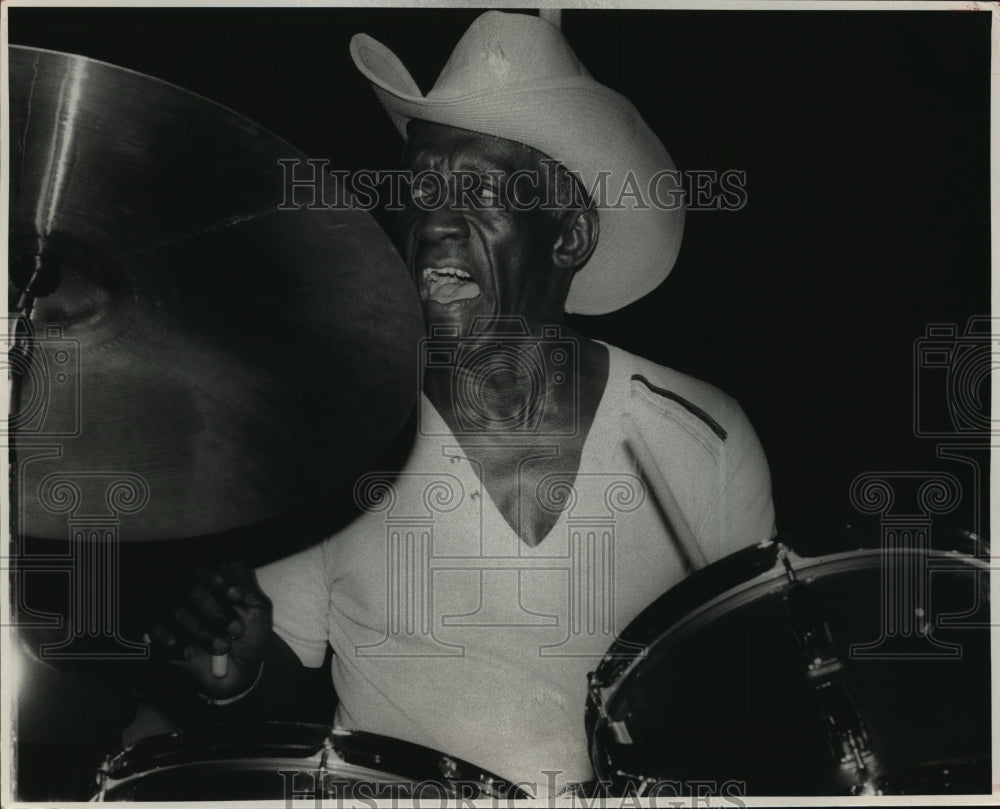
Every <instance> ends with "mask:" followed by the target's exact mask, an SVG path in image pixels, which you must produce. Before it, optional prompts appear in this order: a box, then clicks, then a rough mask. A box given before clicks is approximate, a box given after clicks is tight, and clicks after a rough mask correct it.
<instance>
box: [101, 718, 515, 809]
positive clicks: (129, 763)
mask: <svg viewBox="0 0 1000 809" xmlns="http://www.w3.org/2000/svg"><path fill="white" fill-rule="evenodd" d="M269 729H270V730H278V729H280V730H284V731H293V730H295V729H301V730H304V731H309V732H312V733H313V734H319V733H322V739H321V740H320V741H319V743H318V744H310V745H306V744H301V745H298V746H297V749H299V750H302V751H303V752H302V754H301V755H296V754H294V753H292V752H291V749H286V750H283V751H281V752H276V753H273V754H271V755H269V756H266V757H265V756H260V758H261V759H263V758H271V759H275V760H279V759H280V760H287V761H294V760H298V761H301V762H302V763H306V762H307V761H309V760H310V759H315V758H318V757H319V756H320V754H321V752H322V751H323V750H324V748H327V749H329V751H330V753H331V754H332V755H333V756H334V757H335V759H334V762H333V763H331V765H328V766H331V767H332V766H333V764H334V763H342V764H344V765H346V766H348V767H352V768H355V769H366V770H368V771H369V772H372V773H381V774H383V775H385V776H387V777H386V779H385V780H386V782H388V781H389V780H391V779H392V778H395V779H397V780H406V781H412V782H413V783H419V782H422V781H431V780H434V781H437V782H439V783H441V784H442V785H445V784H448V783H455V782H459V781H461V782H474V783H478V784H481V785H482V786H483V787H484V788H485V790H486V791H488V792H490V793H496V792H497V791H498V790H499V791H500V792H501V793H502V794H504V795H507V796H508V797H511V798H521V797H528V796H527V795H526V794H525V793H524V792H523V790H522V789H521V788H520V787H519V786H517V785H516V784H515V783H513V782H511V781H509V780H507V779H505V778H502V777H500V776H499V775H496V774H495V773H493V772H491V771H489V770H486V769H484V768H483V767H480V766H478V765H476V764H473V763H471V762H468V761H465V760H464V759H460V758H456V757H455V756H452V755H450V754H448V753H444V752H442V751H440V750H436V749H435V748H432V747H427V746H425V745H421V744H417V743H416V742H410V741H406V740H404V739H399V738H396V737H394V736H386V735H384V734H380V733H372V732H370V731H366V730H355V729H351V728H338V727H333V726H331V725H321V724H317V723H309V722H283V721H273V720H272V721H264V722H245V723H221V722H220V723H217V724H215V725H210V726H208V727H204V728H196V729H192V730H179V731H171V732H168V733H160V734H156V735H154V736H148V737H146V738H144V739H140V740H138V741H137V742H134V743H133V744H131V745H128V746H127V747H124V748H122V749H121V750H119V751H117V752H115V753H113V754H111V755H109V756H108V758H107V759H106V761H105V764H104V765H103V766H102V767H101V770H100V773H99V775H100V776H101V777H103V778H104V779H105V784H104V787H103V790H102V791H104V790H106V791H112V790H114V789H115V788H117V787H119V786H122V785H124V784H125V783H128V782H129V781H132V780H135V779H137V778H141V777H142V776H143V775H146V774H149V773H153V772H164V771H167V770H172V769H183V768H186V767H190V766H192V765H198V764H210V763H217V764H218V763H222V762H230V763H236V762H240V761H252V760H253V759H254V758H255V756H254V754H253V753H252V752H249V751H251V750H252V749H253V748H254V746H257V747H259V748H270V749H275V747H276V746H277V745H279V744H281V742H275V741H270V742H269V741H267V740H265V739H257V738H255V739H253V740H251V741H247V740H246V738H245V735H244V736H243V737H241V734H245V733H246V732H247V731H255V732H256V733H258V734H259V733H265V732H266V731H267V730H269ZM314 738H315V737H314ZM349 740H356V741H362V742H363V743H367V744H362V745H360V747H362V749H360V750H359V749H357V748H355V749H349V748H350V745H349V744H347V742H349ZM185 741H187V742H188V745H187V746H186V745H185ZM192 741H195V742H199V741H200V742H203V743H201V744H195V745H193V746H192V745H191V744H190V742H192ZM375 744H378V745H380V752H371V751H369V750H368V749H365V748H367V747H368V746H370V745H375ZM157 745H164V746H165V747H166V748H167V749H164V750H162V751H161V752H160V753H158V754H155V755H149V754H148V753H147V754H146V755H145V756H142V755H141V754H142V752H143V751H142V748H144V747H145V748H153V749H154V750H155V749H156V747H157ZM390 750H391V751H393V760H392V761H391V762H388V761H384V758H385V757H386V753H387V752H388V751H390ZM199 754H201V755H202V756H203V757H200V758H192V756H197V755H199ZM209 754H210V756H211V757H209ZM432 761H433V764H434V766H433V767H431V766H428V767H426V768H424V771H423V772H421V773H419V774H418V773H417V770H419V769H420V765H421V763H427V764H430V763H431V762H432ZM397 765H402V766H397ZM319 766H320V764H319V763H317V765H316V768H315V769H318V768H319ZM304 769H310V768H308V767H306V768H304ZM449 772H450V773H451V774H449Z"/></svg>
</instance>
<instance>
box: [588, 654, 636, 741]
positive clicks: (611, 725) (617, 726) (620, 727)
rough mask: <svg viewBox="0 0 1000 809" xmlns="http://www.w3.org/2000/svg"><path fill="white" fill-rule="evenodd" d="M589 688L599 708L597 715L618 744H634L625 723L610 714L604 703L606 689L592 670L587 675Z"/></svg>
mask: <svg viewBox="0 0 1000 809" xmlns="http://www.w3.org/2000/svg"><path fill="white" fill-rule="evenodd" d="M587 689H588V690H589V691H590V699H591V702H592V703H593V704H594V708H596V709H597V715H598V717H599V718H600V720H601V722H602V723H603V724H604V726H605V727H607V729H608V730H609V731H610V732H611V734H612V735H613V736H614V737H615V741H616V742H618V744H632V743H633V742H632V736H631V734H630V733H629V732H628V728H627V727H625V723H624V722H621V721H615V720H612V719H611V717H610V716H609V715H608V709H607V708H606V707H605V705H604V689H602V688H601V684H600V682H599V681H598V679H597V672H594V671H592V672H590V674H589V675H588V676H587Z"/></svg>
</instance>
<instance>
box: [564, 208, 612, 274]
mask: <svg viewBox="0 0 1000 809" xmlns="http://www.w3.org/2000/svg"><path fill="white" fill-rule="evenodd" d="M560 224H561V228H560V233H559V238H558V239H557V240H556V243H555V246H554V247H553V248H552V264H553V266H555V267H557V268H559V269H561V270H578V269H579V268H580V267H582V266H583V265H584V264H586V263H587V261H589V260H590V257H591V255H593V253H594V250H595V248H596V247H597V239H598V236H599V235H600V230H601V228H600V221H599V220H598V217H597V211H595V210H594V209H593V208H592V207H589V208H574V209H570V210H568V211H566V212H565V213H564V214H563V217H562V221H561V223H560Z"/></svg>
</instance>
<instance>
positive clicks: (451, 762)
mask: <svg viewBox="0 0 1000 809" xmlns="http://www.w3.org/2000/svg"><path fill="white" fill-rule="evenodd" d="M438 767H439V768H440V770H441V775H443V776H444V777H445V778H447V779H448V780H449V781H453V780H454V779H455V777H456V776H457V775H458V762H457V761H455V759H453V758H452V757H451V756H441V760H440V761H439V762H438Z"/></svg>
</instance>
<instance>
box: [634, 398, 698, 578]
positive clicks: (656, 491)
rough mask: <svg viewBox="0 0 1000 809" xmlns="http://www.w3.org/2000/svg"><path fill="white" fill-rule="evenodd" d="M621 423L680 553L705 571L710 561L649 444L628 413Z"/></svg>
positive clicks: (695, 568)
mask: <svg viewBox="0 0 1000 809" xmlns="http://www.w3.org/2000/svg"><path fill="white" fill-rule="evenodd" d="M622 423H623V424H624V426H625V440H626V441H627V442H628V445H629V447H630V448H631V449H632V454H633V455H634V456H635V459H636V462H637V463H638V464H639V471H640V472H642V475H643V477H645V478H646V480H647V481H648V482H649V486H650V488H651V489H652V490H653V497H655V498H656V502H657V503H658V504H659V506H660V509H661V510H662V511H663V515H664V516H665V517H666V518H667V522H668V523H670V527H671V528H672V529H673V535H674V537H675V539H676V540H677V544H678V545H680V550H681V552H682V553H683V554H684V556H686V557H687V560H688V563H689V564H690V565H691V567H692V568H693V569H694V570H697V569H698V568H701V567H705V565H707V564H708V558H707V557H706V556H705V553H704V552H703V551H702V549H701V546H700V545H699V544H698V540H697V539H695V536H694V532H693V531H692V530H691V526H690V525H688V521H687V520H686V519H685V518H684V513H683V512H682V511H681V507H680V506H679V505H678V504H677V499H676V498H675V497H674V493H673V492H672V491H671V490H670V486H669V484H668V483H667V481H666V478H664V477H663V473H662V472H660V467H659V466H657V464H656V460H655V459H654V458H653V453H652V452H650V450H649V447H648V446H647V445H646V442H645V441H643V440H642V436H641V435H639V430H638V428H637V427H636V426H635V422H634V421H633V420H632V417H631V416H629V415H628V414H627V413H626V414H625V415H624V416H623V417H622Z"/></svg>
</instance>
